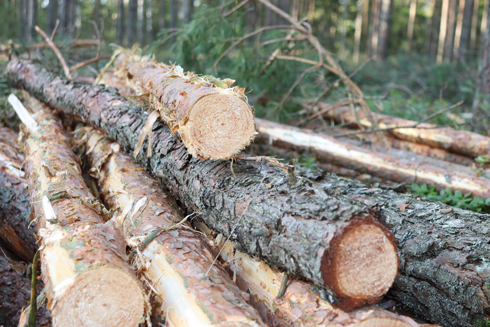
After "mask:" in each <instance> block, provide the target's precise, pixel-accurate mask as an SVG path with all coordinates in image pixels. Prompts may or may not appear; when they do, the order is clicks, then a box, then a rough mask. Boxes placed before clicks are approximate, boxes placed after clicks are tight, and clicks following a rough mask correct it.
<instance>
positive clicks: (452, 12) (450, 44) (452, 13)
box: [444, 0, 458, 61]
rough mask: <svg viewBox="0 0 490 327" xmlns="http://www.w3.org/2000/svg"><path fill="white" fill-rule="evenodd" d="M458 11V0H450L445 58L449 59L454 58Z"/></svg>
mask: <svg viewBox="0 0 490 327" xmlns="http://www.w3.org/2000/svg"><path fill="white" fill-rule="evenodd" d="M457 11H458V0H449V13H448V19H447V34H446V44H445V46H444V47H445V50H444V59H445V60H447V61H452V60H453V55H454V53H453V50H454V34H455V27H456V26H455V25H456V14H457Z"/></svg>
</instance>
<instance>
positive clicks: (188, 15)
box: [182, 0, 254, 24]
mask: <svg viewBox="0 0 490 327" xmlns="http://www.w3.org/2000/svg"><path fill="white" fill-rule="evenodd" d="M193 11H194V1H193V0H182V12H183V14H184V15H183V20H182V22H183V23H184V24H187V23H189V22H190V21H191V20H192V13H193ZM252 14H253V13H252ZM253 15H254V14H253Z"/></svg>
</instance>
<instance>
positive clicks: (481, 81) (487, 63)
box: [473, 1, 490, 125]
mask: <svg viewBox="0 0 490 327" xmlns="http://www.w3.org/2000/svg"><path fill="white" fill-rule="evenodd" d="M487 3H488V1H487ZM485 9H486V11H484V12H483V18H484V19H488V17H489V16H490V7H489V6H488V5H487V6H486V8H485ZM481 43H482V56H481V61H480V73H479V76H478V83H477V88H476V94H475V100H474V102H473V123H474V125H476V123H477V120H478V119H479V118H480V115H479V113H480V112H481V111H482V110H484V109H486V110H488V108H489V106H490V101H489V94H490V24H486V26H485V31H484V33H482V42H481Z"/></svg>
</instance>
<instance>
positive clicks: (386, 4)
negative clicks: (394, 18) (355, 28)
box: [376, 0, 393, 61]
mask: <svg viewBox="0 0 490 327" xmlns="http://www.w3.org/2000/svg"><path fill="white" fill-rule="evenodd" d="M392 8H393V0H381V6H380V14H379V40H378V50H377V55H376V59H377V60H378V61H384V60H385V59H386V57H387V56H388V44H389V41H390V25H391V10H392Z"/></svg>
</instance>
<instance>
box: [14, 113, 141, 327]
mask: <svg viewBox="0 0 490 327" xmlns="http://www.w3.org/2000/svg"><path fill="white" fill-rule="evenodd" d="M39 105H40V106H41V104H39ZM36 111H38V112H37V114H36V116H35V120H36V122H37V123H38V130H37V131H34V132H33V131H24V135H23V141H22V146H23V150H24V153H25V158H26V159H25V172H26V175H27V176H28V179H29V192H30V199H31V204H32V206H33V212H34V216H35V217H39V218H38V219H39V220H38V223H37V228H38V234H39V236H40V237H41V238H42V241H41V244H42V247H43V250H42V256H41V263H42V264H41V270H42V277H43V280H44V283H45V285H46V288H47V298H48V309H49V310H50V311H51V314H52V316H53V325H54V326H75V325H77V326H78V325H90V326H131V327H132V326H135V325H136V324H137V323H138V322H139V321H140V320H141V318H142V316H143V302H144V300H143V293H142V289H141V286H140V285H139V283H138V281H137V280H136V278H135V277H134V275H133V273H132V269H131V267H129V266H128V264H127V263H126V262H125V260H126V259H127V258H126V255H125V245H124V240H123V239H122V238H121V236H120V235H119V234H118V233H117V232H116V231H115V230H114V229H113V228H112V227H111V226H108V225H106V224H104V223H103V222H104V221H103V219H102V216H101V214H102V213H103V212H104V210H105V209H104V208H103V206H102V205H101V204H100V203H99V202H98V201H97V200H96V199H95V198H94V197H93V196H92V195H91V193H90V191H89V189H88V188H87V186H86V185H85V184H84V182H83V179H82V177H81V168H80V166H79V162H78V158H77V157H76V156H75V155H74V154H73V152H72V151H71V149H70V147H69V140H68V138H67V137H66V136H65V135H64V134H63V131H62V127H61V125H60V124H59V122H58V121H57V120H56V118H54V116H52V115H51V114H49V113H48V112H46V111H43V110H42V109H40V110H36ZM49 204H51V205H52V208H53V209H54V213H53V214H52V215H53V216H49V217H46V214H45V213H46V211H45V210H47V209H49V208H50V205H49ZM48 211H49V210H48Z"/></svg>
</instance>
